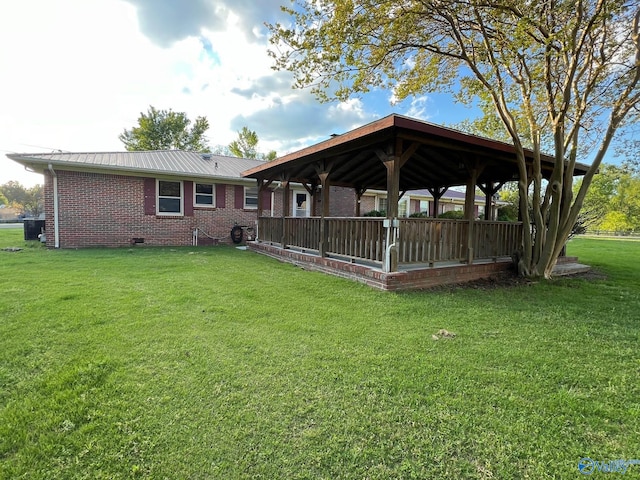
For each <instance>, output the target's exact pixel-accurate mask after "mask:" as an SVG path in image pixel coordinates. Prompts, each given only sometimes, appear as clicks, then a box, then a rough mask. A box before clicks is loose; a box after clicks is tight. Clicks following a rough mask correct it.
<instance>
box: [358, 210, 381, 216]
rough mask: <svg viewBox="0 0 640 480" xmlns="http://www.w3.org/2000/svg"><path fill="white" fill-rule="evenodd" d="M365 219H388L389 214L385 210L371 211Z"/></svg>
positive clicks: (366, 214)
mask: <svg viewBox="0 0 640 480" xmlns="http://www.w3.org/2000/svg"><path fill="white" fill-rule="evenodd" d="M363 216H364V217H386V216H387V212H386V211H384V210H371V211H370V212H367V213H365V214H364V215H363Z"/></svg>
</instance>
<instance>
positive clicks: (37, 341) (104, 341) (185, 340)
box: [0, 230, 640, 479]
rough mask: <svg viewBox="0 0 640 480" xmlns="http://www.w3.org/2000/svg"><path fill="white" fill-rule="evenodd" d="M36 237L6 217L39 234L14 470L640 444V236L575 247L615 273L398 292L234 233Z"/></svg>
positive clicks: (153, 469) (0, 386)
mask: <svg viewBox="0 0 640 480" xmlns="http://www.w3.org/2000/svg"><path fill="white" fill-rule="evenodd" d="M21 233H22V232H21V231H20V230H0V248H2V247H5V246H20V247H23V248H24V249H23V250H21V251H19V252H7V251H0V288H1V291H2V295H1V297H0V478H3V479H4V478H7V479H8V478H24V479H31V478H33V479H40V478H48V479H57V478H64V479H69V478H72V479H75V478H78V479H79V478H91V479H99V478H152V479H157V478H172V479H173V478H185V479H187V478H193V479H200V478H224V479H234V478H265V479H274V478H287V479H296V478H300V479H301V478H314V479H315V478H320V479H324V478H326V479H340V478H345V479H346V478H349V479H350V478H371V479H386V478H407V479H410V478H421V479H422V478H478V479H480V478H576V477H578V476H580V475H579V473H578V469H577V464H578V461H579V460H580V459H581V458H582V457H591V458H593V459H594V460H609V459H610V460H613V459H636V458H638V457H640V384H639V382H638V379H639V375H640V353H639V351H638V340H639V332H640V324H639V318H638V317H639V315H638V312H639V311H640V273H639V270H638V268H637V265H639V264H640V242H624V241H615V240H593V239H577V240H573V241H572V242H571V244H570V246H569V254H571V255H579V256H580V258H581V261H583V262H586V263H589V264H591V265H593V266H594V267H596V269H597V270H598V271H599V272H601V273H603V274H605V275H606V278H602V279H595V280H585V279H575V278H574V279H568V278H567V279H560V280H556V281H552V282H539V283H534V284H531V285H519V286H515V287H510V288H496V289H474V288H452V289H443V290H440V291H435V292H434V291H431V292H414V293H404V294H392V293H383V292H378V291H375V290H372V289H370V288H368V287H365V286H362V285H359V284H355V283H351V282H349V281H346V280H342V279H338V278H333V277H329V276H325V275H322V274H319V273H314V272H307V271H303V270H301V269H298V268H296V267H294V266H291V265H287V264H281V263H278V262H276V261H274V260H272V259H269V258H266V257H263V256H259V255H256V254H253V253H251V252H248V251H240V250H237V249H233V248H225V247H214V248H132V249H111V250H107V249H102V250H100V249H95V250H93V249H89V250H77V251H67V250H63V251H50V250H46V249H44V248H42V247H41V246H40V245H39V244H37V243H25V242H24V241H23V240H21ZM441 328H446V329H447V330H450V331H453V332H455V333H456V334H457V336H456V338H454V339H440V340H437V341H436V340H433V339H432V335H433V334H434V333H436V332H437V331H438V330H439V329H441ZM634 469H635V470H634ZM638 475H640V466H631V467H629V471H628V472H627V476H629V477H630V478H638Z"/></svg>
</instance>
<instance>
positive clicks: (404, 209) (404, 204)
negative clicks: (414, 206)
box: [398, 199, 409, 217]
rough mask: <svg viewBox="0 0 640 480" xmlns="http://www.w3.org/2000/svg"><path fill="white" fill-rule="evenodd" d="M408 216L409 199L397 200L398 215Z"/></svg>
mask: <svg viewBox="0 0 640 480" xmlns="http://www.w3.org/2000/svg"><path fill="white" fill-rule="evenodd" d="M408 216H409V201H408V199H404V200H400V201H399V202H398V217H408Z"/></svg>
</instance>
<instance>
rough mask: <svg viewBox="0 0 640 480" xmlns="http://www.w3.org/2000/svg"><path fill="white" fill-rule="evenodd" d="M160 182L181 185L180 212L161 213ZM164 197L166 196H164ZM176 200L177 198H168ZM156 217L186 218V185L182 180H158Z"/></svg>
mask: <svg viewBox="0 0 640 480" xmlns="http://www.w3.org/2000/svg"><path fill="white" fill-rule="evenodd" d="M160 182H174V183H175V182H177V183H179V184H180V212H161V211H160ZM163 197H164V195H163ZM166 198H176V197H166ZM156 215H160V216H163V217H183V216H184V183H183V182H182V180H166V179H162V178H156Z"/></svg>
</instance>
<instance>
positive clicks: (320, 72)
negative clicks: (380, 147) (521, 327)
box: [270, 0, 640, 277]
mask: <svg viewBox="0 0 640 480" xmlns="http://www.w3.org/2000/svg"><path fill="white" fill-rule="evenodd" d="M283 10H284V11H285V12H287V13H288V14H289V15H290V18H291V23H290V24H273V25H270V32H271V42H272V44H273V46H274V48H273V49H272V50H271V52H270V54H271V55H272V57H273V58H274V61H275V68H276V69H286V70H289V71H291V72H292V73H293V74H294V77H295V86H296V87H299V88H302V87H311V89H312V91H313V92H315V93H316V95H317V96H318V97H319V98H320V99H321V100H329V99H334V98H337V99H340V100H345V99H347V98H349V97H350V96H352V95H357V94H361V93H366V92H368V91H371V90H374V89H377V88H389V89H392V90H393V93H394V98H395V99H399V100H402V99H405V98H407V97H409V96H415V95H423V94H425V93H429V92H434V91H440V92H448V93H453V91H454V88H455V91H456V92H455V93H456V95H455V96H456V99H457V100H458V101H461V102H463V103H467V104H472V105H475V106H478V107H480V108H481V110H482V112H483V114H484V115H483V118H482V119H481V120H480V121H479V122H469V123H468V125H467V127H468V129H470V130H472V131H474V132H480V133H483V134H488V135H491V136H493V137H496V138H500V139H505V140H508V141H509V142H510V143H512V144H513V145H514V148H515V152H516V159H517V162H518V168H519V172H520V178H519V181H520V190H521V196H522V198H523V202H525V201H526V202H528V204H529V205H528V207H529V208H523V209H522V216H523V224H524V225H525V235H524V237H523V242H524V245H523V257H522V261H521V262H520V263H519V269H520V272H521V273H522V274H524V275H528V276H534V277H535V276H540V275H547V276H548V275H550V271H551V269H552V268H553V265H554V264H555V261H556V259H557V257H558V255H559V253H560V251H561V249H562V248H563V246H564V244H565V242H566V240H567V238H568V237H569V235H570V234H571V232H572V231H573V229H574V226H575V224H576V222H577V219H578V214H579V212H580V208H581V206H582V201H583V198H584V195H585V194H586V193H587V190H588V188H589V185H590V182H591V178H592V175H593V174H594V173H595V171H596V170H597V168H598V166H599V165H600V163H601V162H602V159H603V158H604V156H605V154H606V153H607V150H608V148H609V145H610V144H611V141H612V140H613V139H614V137H615V135H616V133H617V132H618V130H620V129H624V128H625V127H628V126H629V125H631V124H633V122H634V120H636V119H637V113H636V112H637V111H638V107H639V106H640V95H638V87H639V85H640V74H638V69H639V68H640V64H638V62H637V58H640V20H639V19H640V6H639V5H638V3H637V2H625V1H622V0H614V1H604V2H603V1H598V0H586V1H581V2H575V1H574V0H558V1H554V2H552V3H548V2H538V3H535V2H533V3H532V2H522V1H519V0H505V1H501V2H498V3H496V2H467V1H458V0H451V1H420V0H408V1H403V2H379V1H377V0H363V1H359V2H351V1H342V0H302V1H300V2H295V5H293V6H291V7H284V8H283ZM526 147H529V148H530V149H531V150H532V153H533V158H534V160H533V162H532V163H533V165H531V166H528V165H527V164H526V161H525V153H526V152H525V150H524V149H525V148H526ZM543 151H549V152H552V155H553V157H554V160H555V162H554V168H553V172H552V174H551V176H550V178H549V180H550V181H549V182H548V183H547V182H543V177H542V173H541V165H542V158H543V156H542V153H543ZM587 151H588V152H591V151H593V152H595V156H594V158H593V163H592V165H591V167H590V169H589V172H588V173H587V175H585V179H584V181H583V183H582V185H581V188H580V190H579V191H578V192H577V194H576V195H573V196H572V186H573V185H572V183H573V179H572V177H571V176H570V175H565V169H567V170H568V171H569V172H571V171H573V169H574V165H575V163H576V162H577V161H578V159H581V158H583V157H582V155H583V154H584V153H585V152H587ZM529 185H531V190H532V192H531V196H530V197H528V193H529V191H528V189H529ZM547 185H551V188H549V189H547ZM533 232H537V234H535V235H534V234H533Z"/></svg>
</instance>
